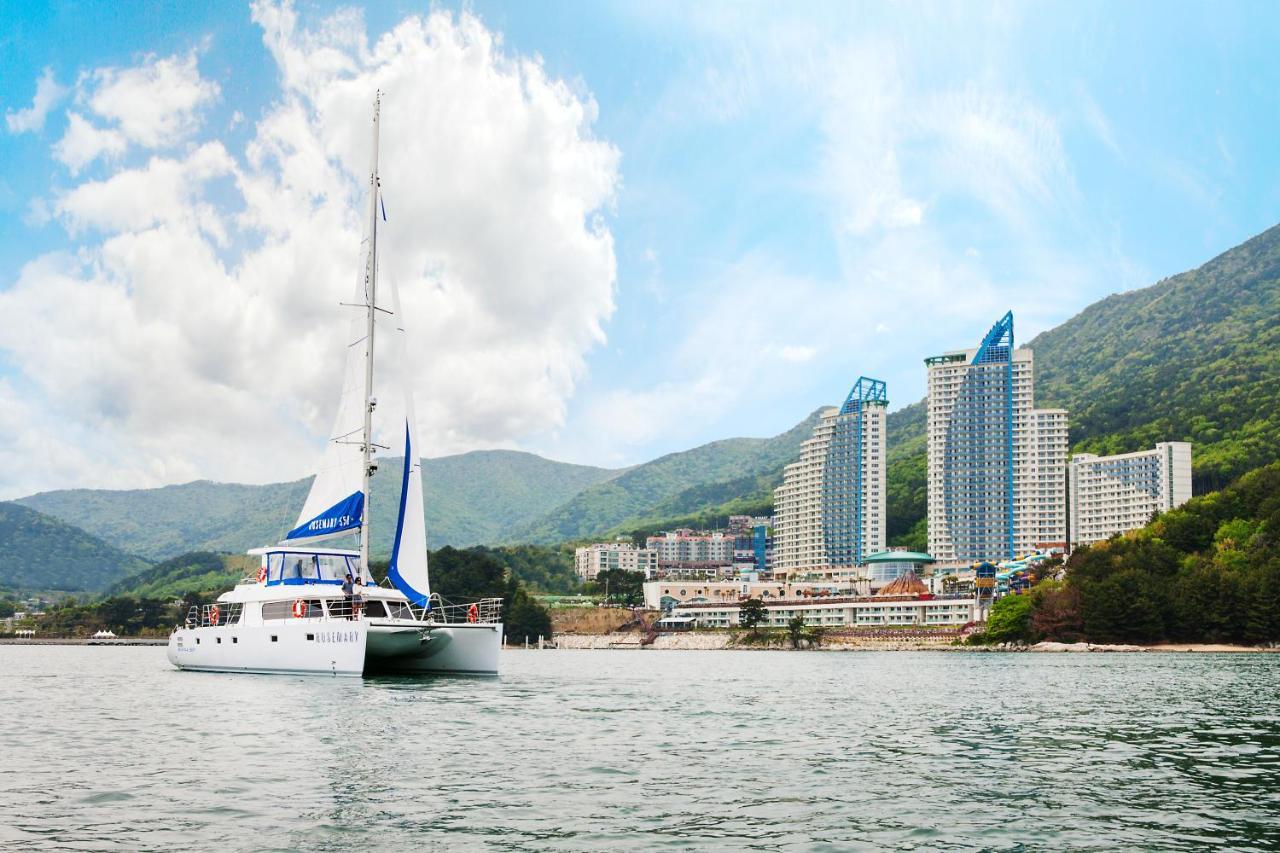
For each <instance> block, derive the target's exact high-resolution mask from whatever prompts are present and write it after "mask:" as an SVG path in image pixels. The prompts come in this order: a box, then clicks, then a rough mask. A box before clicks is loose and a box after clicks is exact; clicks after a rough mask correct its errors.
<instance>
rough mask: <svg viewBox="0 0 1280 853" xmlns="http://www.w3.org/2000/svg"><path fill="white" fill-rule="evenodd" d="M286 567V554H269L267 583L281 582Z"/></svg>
mask: <svg viewBox="0 0 1280 853" xmlns="http://www.w3.org/2000/svg"><path fill="white" fill-rule="evenodd" d="M283 568H284V554H268V555H267V583H279V582H280V574H281V570H282V569H283Z"/></svg>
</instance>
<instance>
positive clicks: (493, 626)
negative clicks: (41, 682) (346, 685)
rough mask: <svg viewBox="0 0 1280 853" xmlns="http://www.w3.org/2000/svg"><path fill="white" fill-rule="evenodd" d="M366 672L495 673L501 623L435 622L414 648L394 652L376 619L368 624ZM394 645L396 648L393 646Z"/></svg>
mask: <svg viewBox="0 0 1280 853" xmlns="http://www.w3.org/2000/svg"><path fill="white" fill-rule="evenodd" d="M369 630H370V637H369V654H368V655H367V656H366V659H365V673H366V674H368V675H378V674H389V675H414V674H439V675H447V674H459V675H460V674H467V675H497V674H498V653H499V652H500V651H501V649H502V623H501V622H496V623H481V624H460V625H439V626H435V627H428V628H426V629H425V630H423V632H422V639H421V641H420V643H419V646H418V648H417V649H416V650H412V651H408V652H400V653H396V651H393V650H392V649H391V648H386V651H384V644H385V646H390V643H389V642H388V641H387V640H386V639H384V637H385V634H384V631H386V629H385V628H384V627H383V625H380V624H379V623H378V622H377V621H374V622H373V623H372V626H371V627H370V629H369ZM397 648H398V647H397Z"/></svg>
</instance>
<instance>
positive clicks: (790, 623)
mask: <svg viewBox="0 0 1280 853" xmlns="http://www.w3.org/2000/svg"><path fill="white" fill-rule="evenodd" d="M803 636H804V617H803V616H792V617H791V618H790V619H788V620H787V637H789V638H790V640H791V648H793V649H798V648H800V639H801V637H803Z"/></svg>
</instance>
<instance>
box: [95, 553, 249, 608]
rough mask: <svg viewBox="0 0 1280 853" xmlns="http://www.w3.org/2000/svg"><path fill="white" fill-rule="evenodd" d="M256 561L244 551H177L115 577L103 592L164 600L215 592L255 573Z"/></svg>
mask: <svg viewBox="0 0 1280 853" xmlns="http://www.w3.org/2000/svg"><path fill="white" fill-rule="evenodd" d="M259 562H260V560H259V558H258V557H250V556H248V555H247V554H215V553H213V552H211V551H195V552H192V553H190V554H180V555H178V556H177V557H171V558H170V559H168V560H165V561H164V562H162V563H157V564H156V565H154V566H152V567H150V568H149V569H145V570H144V571H141V572H138V573H137V574H131V575H128V576H126V577H123V578H121V579H119V580H117V581H116V582H115V583H114V584H112V585H111V588H110V589H108V590H107V594H108V595H125V596H132V597H133V598H155V599H160V600H162V601H167V600H170V599H173V598H181V597H182V596H184V595H187V594H188V593H210V592H219V591H222V590H226V589H230V588H231V587H233V586H235V585H236V582H237V581H239V580H240V579H241V578H244V577H253V576H254V575H256V574H257V571H258V565H259Z"/></svg>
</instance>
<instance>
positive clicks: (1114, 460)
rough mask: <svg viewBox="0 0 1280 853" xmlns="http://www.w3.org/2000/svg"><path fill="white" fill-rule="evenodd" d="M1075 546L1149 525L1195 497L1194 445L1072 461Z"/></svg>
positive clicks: (1175, 443)
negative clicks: (1164, 513)
mask: <svg viewBox="0 0 1280 853" xmlns="http://www.w3.org/2000/svg"><path fill="white" fill-rule="evenodd" d="M1068 478H1069V485H1068V488H1069V497H1068V503H1069V507H1070V510H1069V516H1070V517H1069V521H1070V526H1071V534H1070V535H1071V547H1072V548H1076V547H1079V546H1080V545H1089V544H1091V543H1093V542H1099V541H1101V540H1104V539H1109V538H1111V537H1112V536H1114V535H1116V534H1117V533H1124V532H1126V531H1129V530H1134V529H1136V528H1138V527H1142V526H1143V525H1145V524H1146V523H1147V522H1148V521H1149V520H1150V519H1151V515H1152V514H1153V513H1156V512H1167V511H1169V510H1171V509H1173V508H1174V507H1176V506H1180V505H1181V504H1183V503H1185V502H1186V501H1187V500H1189V499H1190V498H1191V444H1190V442H1186V441H1166V442H1161V443H1159V444H1157V445H1156V446H1155V448H1154V449H1153V450H1141V451H1138V452H1137V453H1121V454H1119V455H1116V456H1096V455H1094V454H1092V453H1079V454H1076V455H1075V456H1074V457H1072V459H1071V464H1070V466H1069V468H1068Z"/></svg>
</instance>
